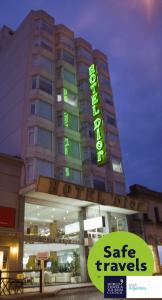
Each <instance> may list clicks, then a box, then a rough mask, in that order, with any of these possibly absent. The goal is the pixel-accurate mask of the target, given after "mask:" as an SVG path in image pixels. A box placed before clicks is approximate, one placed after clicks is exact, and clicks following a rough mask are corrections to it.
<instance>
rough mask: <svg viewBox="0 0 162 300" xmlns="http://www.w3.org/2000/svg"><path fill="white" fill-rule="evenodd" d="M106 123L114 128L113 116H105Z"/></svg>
mask: <svg viewBox="0 0 162 300" xmlns="http://www.w3.org/2000/svg"><path fill="white" fill-rule="evenodd" d="M107 123H108V124H110V125H113V126H115V127H116V120H115V116H114V115H110V114H109V115H108V116H107Z"/></svg>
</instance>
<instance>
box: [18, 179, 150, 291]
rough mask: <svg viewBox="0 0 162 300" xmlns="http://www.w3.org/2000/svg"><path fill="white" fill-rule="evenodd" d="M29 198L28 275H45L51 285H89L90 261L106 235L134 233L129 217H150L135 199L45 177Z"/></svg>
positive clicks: (26, 205) (34, 281) (23, 192)
mask: <svg viewBox="0 0 162 300" xmlns="http://www.w3.org/2000/svg"><path fill="white" fill-rule="evenodd" d="M21 195H22V196H23V197H24V247H23V269H28V270H31V273H32V274H31V282H32V284H37V282H38V281H39V279H38V274H37V272H35V271H34V270H37V269H39V268H42V267H43V269H44V281H45V284H46V285H50V284H53V285H55V284H67V283H71V284H72V283H81V282H87V281H88V274H87V258H88V254H89V251H90V249H91V247H92V246H93V244H94V243H95V242H96V241H97V240H98V239H99V238H100V237H102V236H103V235H105V234H107V233H109V232H114V231H128V223H127V217H128V216H130V215H134V214H136V213H138V212H144V211H146V209H147V207H146V203H140V201H136V200H135V199H130V198H129V197H124V196H117V195H112V194H109V193H105V192H101V191H97V190H93V189H88V188H84V187H81V186H77V185H74V184H69V183H66V182H63V181H59V180H55V179H50V178H46V177H40V178H39V181H38V183H37V185H36V186H33V185H32V186H31V187H26V188H24V189H22V190H21ZM32 270H33V272H32Z"/></svg>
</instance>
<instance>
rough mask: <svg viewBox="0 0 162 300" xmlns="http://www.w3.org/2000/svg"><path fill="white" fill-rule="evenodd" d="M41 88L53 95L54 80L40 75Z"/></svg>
mask: <svg viewBox="0 0 162 300" xmlns="http://www.w3.org/2000/svg"><path fill="white" fill-rule="evenodd" d="M39 88H40V90H42V91H44V92H46V93H48V94H50V95H52V81H51V80H49V79H46V78H45V77H43V76H40V79H39Z"/></svg>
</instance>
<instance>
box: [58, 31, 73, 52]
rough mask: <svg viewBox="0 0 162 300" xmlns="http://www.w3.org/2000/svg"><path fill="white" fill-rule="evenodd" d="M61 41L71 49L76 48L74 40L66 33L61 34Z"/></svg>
mask: <svg viewBox="0 0 162 300" xmlns="http://www.w3.org/2000/svg"><path fill="white" fill-rule="evenodd" d="M60 42H61V43H63V44H65V45H66V46H68V47H69V48H70V49H74V40H72V39H70V38H69V37H67V36H66V35H63V34H61V35H60Z"/></svg>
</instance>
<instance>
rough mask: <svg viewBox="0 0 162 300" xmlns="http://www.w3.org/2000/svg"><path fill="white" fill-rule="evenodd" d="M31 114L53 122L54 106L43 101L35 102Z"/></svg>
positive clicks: (32, 104)
mask: <svg viewBox="0 0 162 300" xmlns="http://www.w3.org/2000/svg"><path fill="white" fill-rule="evenodd" d="M30 112H31V115H38V116H40V117H42V118H45V119H47V120H52V105H51V104H49V103H47V102H45V101H43V100H35V101H33V102H32V103H31V109H30Z"/></svg>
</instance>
